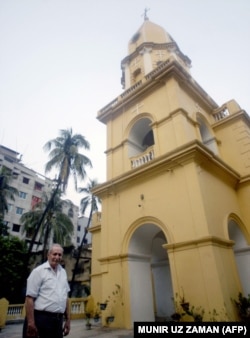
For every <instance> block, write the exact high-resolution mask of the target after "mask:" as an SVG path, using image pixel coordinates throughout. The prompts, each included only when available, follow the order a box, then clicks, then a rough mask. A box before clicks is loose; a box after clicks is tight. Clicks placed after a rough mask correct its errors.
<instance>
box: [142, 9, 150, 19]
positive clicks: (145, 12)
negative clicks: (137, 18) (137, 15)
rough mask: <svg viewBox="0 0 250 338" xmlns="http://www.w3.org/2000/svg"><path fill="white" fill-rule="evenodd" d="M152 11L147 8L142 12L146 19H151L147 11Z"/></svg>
mask: <svg viewBox="0 0 250 338" xmlns="http://www.w3.org/2000/svg"><path fill="white" fill-rule="evenodd" d="M148 11H150V8H145V9H144V13H143V14H142V15H143V16H144V21H146V20H149V18H148V16H147V13H148Z"/></svg>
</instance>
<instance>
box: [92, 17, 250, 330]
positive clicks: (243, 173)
mask: <svg viewBox="0 0 250 338" xmlns="http://www.w3.org/2000/svg"><path fill="white" fill-rule="evenodd" d="M190 66H191V61H190V59H189V58H188V57H187V56H186V55H184V54H183V53H182V52H181V50H180V48H179V47H178V45H177V43H176V42H175V41H174V39H173V38H172V37H171V36H170V34H168V33H167V32H166V31H165V30H164V29H163V28H162V27H160V26H158V25H156V24H154V23H153V22H151V21H150V20H149V19H148V17H147V15H145V17H144V22H143V24H142V25H141V27H140V28H139V29H138V30H137V32H136V33H135V34H134V35H133V37H132V38H131V39H130V41H129V44H128V55H127V56H126V57H125V58H124V59H123V60H122V61H121V69H122V77H121V83H122V86H123V89H124V91H123V92H122V93H121V95H120V96H118V97H117V98H115V99H114V100H113V101H112V102H110V103H109V104H107V105H106V106H105V107H103V108H102V109H101V110H100V111H99V112H98V115H97V118H98V120H99V121H100V122H102V123H104V124H105V125H106V127H107V150H106V158H107V162H106V163H107V181H106V182H105V183H103V184H100V185H99V186H97V187H96V188H95V189H94V190H93V193H94V194H96V195H97V196H99V197H100V198H101V200H102V213H101V214H100V213H98V214H96V215H95V216H94V218H93V222H92V227H91V231H92V246H93V251H92V252H93V254H92V279H91V289H92V294H93V296H94V298H95V299H96V301H97V302H100V303H102V302H103V301H104V300H105V299H107V298H108V297H109V295H112V291H113V289H114V288H115V285H116V286H117V285H119V290H120V293H119V295H120V299H119V301H117V300H116V302H115V305H114V304H113V305H114V306H113V307H111V303H112V301H109V303H108V306H107V309H106V310H105V311H104V312H103V314H102V315H103V320H105V318H106V317H107V316H108V313H109V312H110V311H111V310H112V312H114V313H115V321H114V322H113V324H111V325H113V326H117V327H126V328H131V327H132V325H133V322H134V321H154V320H160V319H163V320H169V319H171V315H172V314H173V313H174V312H175V311H176V310H177V309H176V302H177V303H178V299H180V297H185V299H186V301H188V302H189V303H190V305H191V306H194V307H195V308H197V309H201V308H202V309H203V310H204V311H205V312H204V318H203V320H207V321H209V320H212V318H211V316H210V315H209V313H212V312H213V310H214V309H215V310H216V311H217V313H218V318H214V319H213V320H218V321H219V320H220V321H224V320H235V319H236V318H237V317H236V313H235V309H234V307H233V304H232V301H231V300H232V299H236V298H237V295H238V292H239V291H244V292H245V293H246V294H247V293H250V289H249V283H248V282H247V281H249V278H250V271H246V269H244V268H243V267H244V266H249V263H250V247H249V243H250V229H249V225H250V212H249V208H248V207H247V205H248V202H247V201H249V198H250V157H249V154H250V142H249V141H250V136H249V135H250V121H249V116H248V115H247V114H246V112H245V111H244V110H242V109H241V107H240V106H239V105H238V104H237V102H235V101H234V100H231V101H229V102H226V103H224V104H223V105H222V106H219V105H218V104H217V103H216V102H215V101H214V100H213V99H212V98H211V97H210V96H209V95H208V94H207V93H206V92H205V90H204V89H203V88H201V86H200V85H199V84H198V83H197V82H196V81H195V79H194V78H193V77H192V75H191V74H190ZM235 243H237V244H235ZM242 250H243V251H244V253H245V254H244V257H243V256H242V255H241V254H240V252H242ZM111 298H112V297H111ZM111 308H112V309H111Z"/></svg>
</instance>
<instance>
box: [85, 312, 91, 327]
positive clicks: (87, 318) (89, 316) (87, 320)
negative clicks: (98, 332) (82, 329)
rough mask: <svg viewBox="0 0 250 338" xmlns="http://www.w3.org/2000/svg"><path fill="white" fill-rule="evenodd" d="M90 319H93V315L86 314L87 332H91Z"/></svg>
mask: <svg viewBox="0 0 250 338" xmlns="http://www.w3.org/2000/svg"><path fill="white" fill-rule="evenodd" d="M90 318H91V314H90V313H86V329H87V330H91V323H90Z"/></svg>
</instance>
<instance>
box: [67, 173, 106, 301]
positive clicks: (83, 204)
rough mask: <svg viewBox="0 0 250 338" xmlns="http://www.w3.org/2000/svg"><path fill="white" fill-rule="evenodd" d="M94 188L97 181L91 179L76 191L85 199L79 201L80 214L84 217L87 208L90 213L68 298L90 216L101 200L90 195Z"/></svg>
mask: <svg viewBox="0 0 250 338" xmlns="http://www.w3.org/2000/svg"><path fill="white" fill-rule="evenodd" d="M96 186H97V180H96V179H93V180H89V183H88V184H87V186H86V187H85V188H79V189H78V192H80V193H85V197H83V198H82V199H81V201H80V212H81V214H82V215H84V214H85V212H86V210H87V208H90V211H89V218H88V223H87V226H86V227H85V229H84V234H83V237H82V240H81V243H80V246H79V247H78V251H77V256H76V262H75V267H74V270H73V273H72V279H71V290H70V296H71V294H72V291H73V285H74V281H75V276H76V273H77V267H78V263H79V260H80V257H81V252H82V248H83V245H84V243H85V242H86V236H87V234H88V229H89V226H90V223H91V220H92V215H93V213H94V212H96V211H98V206H99V205H100V204H101V200H100V199H99V197H97V196H96V195H94V194H92V189H93V188H94V187H96Z"/></svg>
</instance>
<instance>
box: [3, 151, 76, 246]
mask: <svg viewBox="0 0 250 338" xmlns="http://www.w3.org/2000/svg"><path fill="white" fill-rule="evenodd" d="M2 167H5V168H7V169H8V170H9V171H10V173H11V174H12V179H11V181H10V185H11V186H13V187H14V188H16V189H17V191H18V194H17V195H15V200H14V201H13V200H8V207H9V210H8V212H7V213H5V215H4V223H5V225H6V226H7V228H8V232H9V234H11V235H14V236H17V237H18V238H20V239H26V240H27V238H26V233H25V232H23V228H22V227H23V225H22V224H21V222H20V218H21V216H22V215H23V214H24V213H26V212H28V211H30V210H32V208H34V206H35V205H36V204H37V203H38V202H40V201H41V199H42V198H43V194H44V193H46V194H47V195H49V194H50V193H51V191H52V189H53V187H54V182H53V180H51V179H50V178H48V177H45V176H43V175H41V174H39V173H37V172H36V171H34V170H32V169H30V168H27V167H26V166H25V165H24V164H23V163H22V161H21V155H20V154H19V153H18V152H16V151H14V150H12V149H9V148H7V147H5V146H3V145H0V169H1V168H2ZM63 212H64V213H65V214H67V215H68V216H69V217H70V218H71V220H72V223H73V224H74V235H73V236H72V244H73V245H74V246H76V241H77V222H78V212H79V208H78V207H77V206H76V205H72V206H68V205H67V203H66V202H65V203H63Z"/></svg>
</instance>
